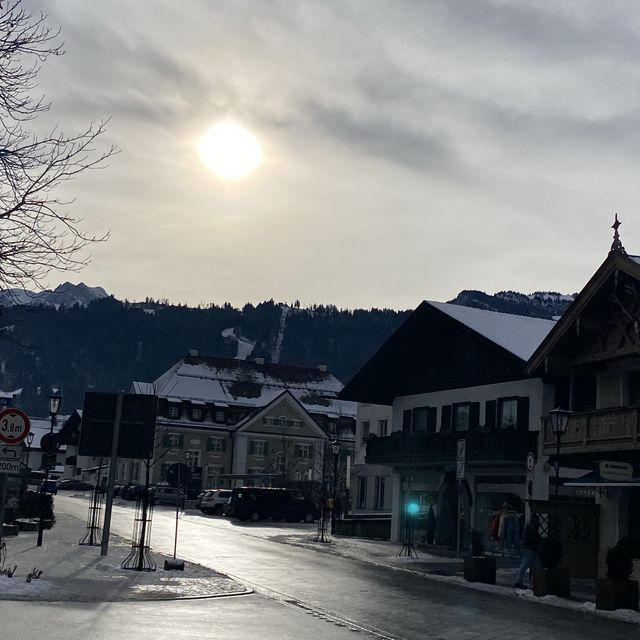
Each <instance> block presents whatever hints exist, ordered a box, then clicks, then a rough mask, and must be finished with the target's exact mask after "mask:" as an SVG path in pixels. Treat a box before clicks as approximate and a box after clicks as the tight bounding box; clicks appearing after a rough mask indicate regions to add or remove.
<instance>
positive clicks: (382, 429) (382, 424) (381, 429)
mask: <svg viewBox="0 0 640 640" xmlns="http://www.w3.org/2000/svg"><path fill="white" fill-rule="evenodd" d="M388 430H389V421H388V420H378V435H379V436H386V435H387V431H388Z"/></svg>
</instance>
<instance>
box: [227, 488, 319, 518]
mask: <svg viewBox="0 0 640 640" xmlns="http://www.w3.org/2000/svg"><path fill="white" fill-rule="evenodd" d="M225 513H226V514H227V515H230V516H232V517H234V518H238V519H239V520H251V522H258V520H263V519H267V518H272V519H273V520H288V521H290V522H299V521H300V520H304V521H305V522H313V521H314V520H315V519H316V518H318V516H319V514H320V513H319V509H318V507H317V506H316V505H315V504H314V503H313V502H311V500H309V499H308V498H305V496H304V495H303V494H302V493H301V492H300V491H296V490H295V489H264V488H260V487H237V488H235V489H233V490H232V491H231V498H230V499H229V504H228V505H227V506H226V508H225Z"/></svg>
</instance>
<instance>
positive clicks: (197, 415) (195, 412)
mask: <svg viewBox="0 0 640 640" xmlns="http://www.w3.org/2000/svg"><path fill="white" fill-rule="evenodd" d="M191 419H192V420H202V409H201V408H200V407H195V408H194V409H192V410H191Z"/></svg>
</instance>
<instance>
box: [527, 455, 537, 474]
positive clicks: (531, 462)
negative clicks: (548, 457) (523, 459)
mask: <svg viewBox="0 0 640 640" xmlns="http://www.w3.org/2000/svg"><path fill="white" fill-rule="evenodd" d="M535 466H536V454H535V453H533V451H529V453H527V471H528V472H529V473H532V472H533V469H534V468H535Z"/></svg>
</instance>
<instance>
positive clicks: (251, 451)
mask: <svg viewBox="0 0 640 640" xmlns="http://www.w3.org/2000/svg"><path fill="white" fill-rule="evenodd" d="M255 450H256V447H255V442H254V441H253V440H249V455H250V456H252V455H254V453H255Z"/></svg>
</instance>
